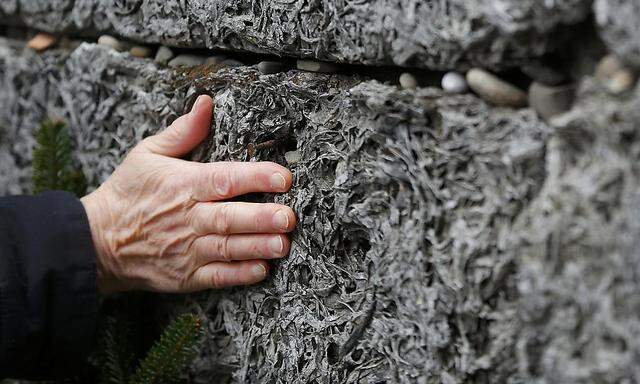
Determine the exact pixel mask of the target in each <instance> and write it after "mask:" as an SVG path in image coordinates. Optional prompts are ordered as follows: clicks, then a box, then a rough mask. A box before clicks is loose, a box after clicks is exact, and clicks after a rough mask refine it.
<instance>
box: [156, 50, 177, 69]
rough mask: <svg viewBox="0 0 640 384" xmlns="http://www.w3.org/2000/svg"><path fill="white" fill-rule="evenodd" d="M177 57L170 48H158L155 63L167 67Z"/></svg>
mask: <svg viewBox="0 0 640 384" xmlns="http://www.w3.org/2000/svg"><path fill="white" fill-rule="evenodd" d="M174 56H175V55H174V54H173V51H172V50H171V48H169V47H165V46H164V45H163V46H161V47H160V48H158V52H156V57H155V59H154V61H155V62H156V63H158V64H162V65H166V64H167V63H168V62H169V60H171V59H173V57H174Z"/></svg>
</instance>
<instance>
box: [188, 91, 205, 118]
mask: <svg viewBox="0 0 640 384" xmlns="http://www.w3.org/2000/svg"><path fill="white" fill-rule="evenodd" d="M203 97H204V96H203V95H200V96H198V98H197V99H196V102H195V103H194V104H193V107H192V108H191V114H193V115H195V114H196V113H198V110H199V109H200V108H201V107H202V100H203Z"/></svg>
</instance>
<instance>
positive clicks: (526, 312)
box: [513, 80, 640, 383]
mask: <svg viewBox="0 0 640 384" xmlns="http://www.w3.org/2000/svg"><path fill="white" fill-rule="evenodd" d="M578 99H579V102H578V104H577V105H576V106H575V107H574V109H573V110H572V111H571V112H569V113H568V114H566V115H564V116H561V117H559V118H557V119H556V120H555V121H554V131H555V134H554V135H553V136H552V137H551V138H550V140H549V141H548V145H547V158H546V163H547V179H546V182H545V184H544V186H543V188H542V190H541V191H540V193H539V195H538V197H537V198H536V199H535V200H534V202H533V203H532V204H530V205H529V207H528V208H527V209H526V211H525V213H524V214H523V215H522V216H521V217H520V219H519V223H518V224H517V225H516V226H515V229H514V233H515V234H516V236H515V238H516V239H517V240H516V242H515V243H514V244H515V247H514V248H513V249H514V252H516V253H517V254H519V255H520V268H519V277H518V287H519V290H518V291H519V293H520V295H521V299H520V306H519V313H520V317H521V318H522V319H523V329H522V332H521V334H520V336H519V339H518V344H517V350H518V361H519V364H521V368H525V369H526V370H527V371H528V372H530V373H533V376H534V377H538V378H543V379H544V382H548V383H553V382H556V383H635V382H638V381H639V380H640V368H639V365H638V356H640V342H639V340H640V316H639V315H638V314H639V313H640V182H639V181H640V178H639V176H640V168H639V166H638V164H639V163H638V160H639V157H640V136H639V134H640V88H638V87H636V89H635V91H634V92H632V93H631V94H629V95H627V96H626V97H623V98H614V97H610V96H607V95H606V93H605V92H603V91H602V89H600V88H599V86H597V85H596V83H594V82H593V81H591V80H586V81H585V82H584V83H583V86H582V89H581V91H580V94H579V96H578Z"/></svg>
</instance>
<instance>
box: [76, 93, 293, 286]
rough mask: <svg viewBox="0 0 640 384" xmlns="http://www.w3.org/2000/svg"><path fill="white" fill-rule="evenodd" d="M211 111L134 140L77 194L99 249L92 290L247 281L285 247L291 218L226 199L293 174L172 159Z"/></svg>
mask: <svg viewBox="0 0 640 384" xmlns="http://www.w3.org/2000/svg"><path fill="white" fill-rule="evenodd" d="M212 112H213V101H212V100H211V98H210V97H209V96H200V97H199V98H198V100H196V103H195V104H194V106H193V109H192V110H191V112H190V113H189V114H187V115H184V116H182V117H180V118H178V119H177V120H176V121H175V122H174V123H173V124H171V126H170V127H168V128H167V129H165V130H164V131H162V132H160V133H159V134H157V135H154V136H150V137H148V138H146V139H144V140H143V141H142V142H140V143H139V144H138V145H137V146H136V147H135V148H133V150H131V152H130V153H129V154H128V155H127V156H126V158H125V159H124V161H123V162H122V164H121V165H120V166H119V167H118V168H117V169H116V170H115V172H114V173H113V175H111V177H110V178H109V179H108V180H107V181H106V182H105V183H104V184H102V185H101V186H100V188H98V189H97V190H96V191H94V192H93V193H91V194H89V195H87V196H85V197H84V198H82V199H81V201H82V204H83V205H84V207H85V210H86V212H87V216H88V218H89V223H90V226H91V234H92V237H93V241H94V245H95V247H96V252H97V256H98V258H97V267H98V288H99V290H100V291H101V292H103V293H110V292H118V291H126V290H134V289H140V290H150V291H158V292H192V291H198V290H204V289H209V288H219V287H226V286H233V285H244V284H253V283H257V282H259V281H261V280H263V279H264V278H265V277H266V276H267V273H268V264H267V263H266V261H265V259H273V258H280V257H283V256H285V255H286V254H288V253H289V248H290V242H289V239H288V237H287V235H286V233H287V232H290V231H292V230H293V228H294V226H295V222H296V217H295V215H294V213H293V211H292V210H291V208H289V207H286V206H283V205H278V204H267V203H265V204H256V203H241V202H225V201H224V200H227V199H230V198H232V197H235V196H239V195H243V194H246V193H250V192H286V191H287V190H289V188H291V183H292V176H291V173H290V172H289V171H288V170H287V169H286V168H284V167H282V166H280V165H277V164H274V163H267V162H262V163H255V162H254V163H231V162H227V163H210V164H203V163H194V162H189V161H185V160H180V159H179V157H181V156H184V155H186V154H187V153H189V152H190V151H191V150H192V149H193V148H194V147H195V146H197V145H198V144H199V143H200V142H202V141H203V140H204V139H205V138H206V137H207V134H208V131H209V126H210V123H211V115H212Z"/></svg>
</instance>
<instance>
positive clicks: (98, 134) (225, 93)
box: [0, 42, 640, 383]
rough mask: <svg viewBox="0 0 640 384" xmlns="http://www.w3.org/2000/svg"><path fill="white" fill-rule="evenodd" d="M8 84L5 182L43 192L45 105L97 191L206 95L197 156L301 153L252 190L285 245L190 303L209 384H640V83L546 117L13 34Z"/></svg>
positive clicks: (1, 74)
mask: <svg viewBox="0 0 640 384" xmlns="http://www.w3.org/2000/svg"><path fill="white" fill-rule="evenodd" d="M0 89H2V92H0V98H1V99H0V101H1V102H2V105H3V108H2V110H0V127H2V128H4V130H3V134H2V136H0V159H2V160H3V161H1V162H0V178H1V179H0V194H6V193H15V192H20V191H21V190H22V191H24V190H26V188H27V185H28V177H29V176H28V172H27V171H24V169H25V167H27V166H28V164H29V162H30V150H31V147H32V145H33V142H32V138H31V135H30V133H31V130H33V129H34V127H35V126H37V123H38V122H39V121H40V120H42V119H43V118H44V117H46V116H59V117H62V118H64V119H66V120H67V121H69V123H70V127H71V129H72V132H73V135H74V138H75V140H76V145H77V147H78V160H79V162H80V163H81V164H82V165H83V168H84V171H85V173H86V174H87V175H88V176H89V179H90V181H91V182H93V183H94V184H95V183H99V182H100V181H102V180H104V179H105V178H106V177H107V176H108V175H109V174H110V172H111V171H112V170H113V168H114V167H115V166H116V165H117V164H118V162H119V160H120V159H121V157H122V156H123V154H124V153H125V152H126V151H127V149H128V148H130V147H131V146H132V145H133V144H134V143H135V142H137V141H138V140H139V139H140V138H141V137H143V136H145V135H147V134H150V133H153V132H155V131H156V130H157V129H159V128H161V127H163V126H165V125H166V124H167V123H168V122H170V121H171V120H172V119H173V118H175V117H176V116H177V115H178V114H180V113H181V112H182V111H183V110H185V109H186V107H187V106H188V104H189V103H190V102H191V101H192V100H193V99H194V97H195V95H197V94H199V93H203V92H206V93H209V94H211V95H213V96H214V97H215V101H216V113H215V122H214V127H213V135H212V136H211V138H210V139H209V140H208V142H207V143H206V145H203V146H202V147H201V148H200V149H199V150H198V151H196V153H195V154H194V155H193V157H194V159H196V160H200V161H218V160H232V159H234V160H272V161H277V162H280V163H283V164H286V162H285V160H284V153H285V152H286V151H291V150H298V151H300V154H301V160H300V161H299V162H297V163H296V164H287V165H288V166H290V167H291V168H292V170H293V172H294V187H293V189H292V191H291V192H290V193H288V194H285V195H282V196H254V197H252V199H257V200H260V201H263V200H274V199H275V201H277V202H282V203H286V204H289V205H291V206H292V207H293V208H294V210H295V211H296V212H297V213H298V215H299V222H300V224H299V227H298V229H297V231H296V233H295V234H294V237H293V246H292V252H291V255H290V256H289V258H287V259H285V260H283V261H281V262H280V263H279V265H277V266H276V268H275V274H274V276H273V277H272V278H271V279H270V281H269V282H267V283H265V284H262V285H259V286H255V287H250V288H241V289H240V288H239V289H235V290H227V291H223V292H211V293H208V294H206V293H205V294H201V295H195V296H192V297H191V299H190V300H189V304H188V305H190V306H192V307H193V308H196V309H197V310H198V311H200V313H202V314H203V315H204V316H205V318H206V325H207V329H208V337H207V340H206V342H205V344H204V345H203V347H202V350H201V352H200V355H199V357H198V359H197V360H196V361H195V362H194V364H193V366H192V367H191V370H190V377H191V379H192V381H193V382H197V383H205V382H211V380H213V379H216V380H219V381H223V382H224V381H225V380H228V381H230V382H237V383H243V382H252V383H261V382H275V383H279V382H281V383H289V382H300V383H306V382H318V383H325V382H345V383H363V382H384V381H387V382H403V383H404V382H406V383H413V382H418V383H431V382H444V383H456V382H476V383H489V382H510V383H521V382H539V383H547V382H548V383H557V382H584V383H591V382H604V383H614V382H624V381H625V380H626V381H627V382H635V381H638V380H640V371H639V370H638V368H637V364H636V362H637V356H638V353H639V352H640V350H639V345H638V342H637V340H640V338H639V337H638V336H639V335H638V332H639V331H640V328H639V327H638V324H640V322H638V315H637V314H638V313H639V311H638V310H639V309H640V308H639V304H638V299H637V298H638V297H640V295H638V294H639V293H640V292H638V291H639V290H640V287H639V285H638V281H640V280H639V279H638V276H637V274H638V273H640V269H639V267H640V265H639V260H640V259H639V258H638V249H639V247H638V245H639V244H638V243H637V242H638V240H637V239H638V238H640V233H639V232H640V222H639V221H638V218H639V217H640V212H639V211H640V198H639V197H640V196H639V195H638V192H637V191H638V190H639V188H638V187H639V186H638V166H637V164H638V162H637V160H638V156H639V155H640V136H639V133H640V132H638V130H639V129H640V126H639V125H638V123H637V122H638V121H640V116H639V115H638V114H639V112H638V111H640V90H638V89H636V91H635V92H634V93H632V94H630V95H627V96H625V97H624V98H612V97H610V96H605V95H604V93H603V92H602V90H600V89H598V87H597V86H595V85H593V84H592V83H591V82H590V81H589V80H587V81H585V84H584V85H583V87H582V91H581V93H580V96H579V100H580V101H579V102H578V104H577V106H576V107H575V108H574V110H573V111H572V112H570V113H569V114H568V115H565V116H563V117H562V118H559V119H556V120H555V121H554V123H553V124H552V125H551V126H547V125H546V124H543V123H541V122H540V121H539V120H538V119H537V117H536V116H535V114H534V113H533V112H532V111H530V110H520V111H514V110H509V109H497V108H492V107H488V106H487V105H486V104H485V103H483V102H482V101H480V100H478V99H477V98H476V97H474V96H471V95H460V96H447V95H444V94H443V93H442V92H441V91H438V90H435V89H420V90H418V91H400V90H398V89H397V88H396V87H393V86H388V85H383V84H380V83H377V82H375V81H365V80H363V79H359V78H356V77H346V76H340V75H332V76H329V75H318V74H310V73H304V72H298V71H289V72H286V73H280V74H276V75H267V76H265V75H260V74H259V73H258V72H257V71H256V70H255V68H253V67H240V68H233V69H221V70H217V68H216V67H214V66H210V67H206V66H205V67H197V68H194V69H191V70H183V71H180V72H173V71H169V70H165V69H159V68H157V67H156V66H155V65H154V64H153V63H151V62H150V61H149V60H139V59H132V58H131V57H130V56H128V55H126V54H119V53H115V52H112V51H109V50H107V49H105V48H103V47H99V46H96V45H91V44H84V45H82V46H81V47H80V48H78V49H76V50H75V51H74V52H73V53H68V52H63V51H60V50H57V51H51V52H47V53H45V54H43V55H36V54H34V53H31V52H30V51H26V50H22V49H21V48H20V47H19V46H18V45H15V44H14V43H9V42H0ZM264 143H268V144H264ZM4 159H9V160H10V161H9V162H5V161H4ZM11 162H13V163H11ZM13 164H18V167H14V166H13ZM15 180H19V181H20V182H19V183H17V184H16V183H14V181H15Z"/></svg>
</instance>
